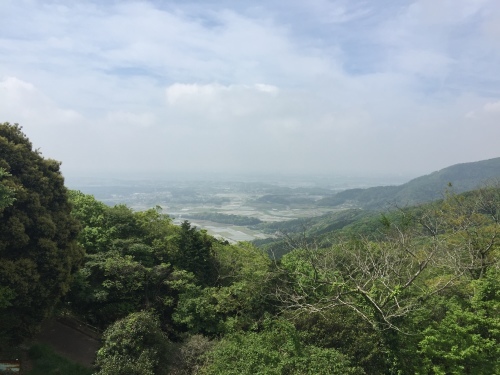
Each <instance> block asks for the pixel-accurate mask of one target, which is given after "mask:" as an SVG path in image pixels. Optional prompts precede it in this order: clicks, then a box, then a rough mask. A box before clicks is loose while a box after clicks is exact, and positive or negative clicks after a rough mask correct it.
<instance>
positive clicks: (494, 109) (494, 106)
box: [483, 100, 500, 113]
mask: <svg viewBox="0 0 500 375" xmlns="http://www.w3.org/2000/svg"><path fill="white" fill-rule="evenodd" d="M483 108H484V110H485V112H490V113H500V100H499V101H496V102H489V103H486V104H485V105H484V107H483Z"/></svg>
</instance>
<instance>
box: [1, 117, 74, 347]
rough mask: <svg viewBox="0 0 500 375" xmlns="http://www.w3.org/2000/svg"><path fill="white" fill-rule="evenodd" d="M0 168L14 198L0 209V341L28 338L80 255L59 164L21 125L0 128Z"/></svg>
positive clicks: (64, 285)
mask: <svg viewBox="0 0 500 375" xmlns="http://www.w3.org/2000/svg"><path fill="white" fill-rule="evenodd" d="M0 168H3V170H5V171H7V172H8V173H10V175H11V176H9V177H8V183H9V188H11V189H15V191H16V197H15V198H16V200H15V201H14V202H13V203H12V204H11V205H10V206H8V207H6V208H3V210H0V224H1V225H0V285H1V288H0V338H1V339H0V340H8V341H10V340H14V341H17V340H21V339H23V338H24V337H27V336H30V335H32V333H33V332H34V331H35V330H36V327H37V325H38V324H39V323H40V322H41V320H42V319H43V318H44V317H46V316H47V315H48V314H49V312H50V310H51V308H52V307H53V306H54V304H55V303H56V302H57V300H58V299H59V298H60V297H61V296H62V295H64V294H65V293H66V292H67V291H68V289H69V285H70V280H71V275H72V273H73V272H75V270H76V269H77V268H78V266H79V264H80V262H81V260H82V257H83V251H82V249H81V248H80V247H79V246H78V245H77V242H76V237H77V235H78V230H79V226H78V223H77V221H76V220H75V219H74V218H72V217H71V215H70V211H71V207H70V204H69V202H68V195H67V190H66V188H65V187H64V180H63V177H62V175H61V173H60V171H59V163H58V162H56V161H54V160H50V159H44V158H43V157H42V156H41V154H40V152H39V151H36V150H33V148H32V145H31V143H30V141H29V140H28V138H26V136H25V135H24V134H23V133H22V131H21V127H20V126H18V125H11V124H9V123H4V124H0Z"/></svg>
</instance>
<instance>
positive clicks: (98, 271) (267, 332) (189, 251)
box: [0, 123, 500, 375]
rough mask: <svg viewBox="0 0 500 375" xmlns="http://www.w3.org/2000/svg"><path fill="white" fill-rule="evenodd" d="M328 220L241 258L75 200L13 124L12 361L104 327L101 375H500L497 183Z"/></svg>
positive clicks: (6, 295)
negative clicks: (81, 326)
mask: <svg viewBox="0 0 500 375" xmlns="http://www.w3.org/2000/svg"><path fill="white" fill-rule="evenodd" d="M445 187H446V186H439V188H440V191H439V194H443V191H444V189H445ZM327 219H328V220H325V217H323V218H322V219H321V220H318V219H316V221H314V220H313V219H311V221H308V219H303V220H301V221H295V222H288V223H286V224H279V223H275V224H269V230H273V231H278V232H281V233H282V236H281V238H279V239H278V241H276V242H275V243H274V244H268V245H267V246H268V247H267V248H264V247H263V248H261V247H257V246H256V245H255V244H251V243H246V242H241V243H237V244H228V243H227V242H225V241H220V240H218V239H216V238H214V237H212V236H210V235H208V234H207V232H205V231H203V230H199V229H198V228H196V227H193V226H192V225H191V224H190V223H189V222H188V221H184V222H183V223H182V225H180V226H178V225H174V224H173V221H172V219H171V218H170V217H169V216H168V215H165V214H164V213H163V212H162V209H161V208H160V207H156V208H153V209H149V210H145V211H141V212H136V211H133V210H132V209H131V208H129V207H127V206H126V205H115V206H107V205H105V204H104V203H102V202H100V201H99V200H97V199H96V198H95V197H94V196H92V195H88V194H84V193H82V192H80V191H72V190H67V189H66V188H65V187H64V180H63V178H62V175H61V173H60V171H59V163H58V162H55V161H53V160H49V159H44V158H43V157H42V156H41V154H40V153H39V152H38V151H36V150H34V149H33V147H32V145H31V143H30V142H29V140H28V138H27V137H26V136H25V135H24V134H23V133H22V129H21V128H20V127H19V126H17V125H11V124H8V123H4V124H1V125H0V260H1V262H0V282H1V284H0V352H1V350H2V348H5V347H8V346H11V345H19V344H21V343H23V342H24V341H25V340H27V339H29V338H30V337H32V336H33V335H34V333H35V332H36V331H37V328H38V327H39V325H40V323H41V322H42V321H43V320H44V319H45V318H47V317H50V316H53V315H54V314H62V313H64V314H69V315H72V316H75V317H78V318H79V319H81V320H83V321H85V322H87V323H89V324H91V325H93V326H95V327H98V328H99V329H101V330H102V331H103V336H102V347H101V349H100V350H99V351H98V353H97V359H96V364H95V372H94V373H95V374H96V375H119V374H120V375H131V374H141V375H153V374H155V375H156V374H179V375H180V374H249V375H250V374H311V375H312V374H360V375H361V374H436V375H437V374H484V375H491V374H498V373H500V364H499V362H498V358H500V345H499V344H500V288H499V287H500V279H499V251H500V245H499V243H500V242H499V238H498V237H499V234H500V186H499V185H498V184H496V185H495V184H489V185H485V186H483V187H482V188H480V189H476V190H472V191H469V192H466V193H460V194H459V193H457V192H455V191H454V190H453V187H449V188H448V189H447V190H446V192H445V193H444V195H443V198H442V199H439V200H435V201H433V202H431V203H426V204H421V205H416V206H408V207H394V209H392V210H389V211H383V212H372V211H363V210H358V209H352V210H346V211H342V212H339V213H335V214H330V215H329V216H328V217H327ZM280 225H286V227H285V228H283V227H280ZM272 246H274V247H272ZM270 249H271V250H270ZM273 249H274V250H273ZM278 249H279V256H272V254H273V253H274V251H278ZM270 254H271V255H270Z"/></svg>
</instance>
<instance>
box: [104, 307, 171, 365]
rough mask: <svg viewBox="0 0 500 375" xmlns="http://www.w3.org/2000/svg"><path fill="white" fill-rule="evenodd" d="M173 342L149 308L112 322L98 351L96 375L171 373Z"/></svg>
mask: <svg viewBox="0 0 500 375" xmlns="http://www.w3.org/2000/svg"><path fill="white" fill-rule="evenodd" d="M170 347H171V344H170V342H169V340H168V339H167V337H166V336H165V334H164V333H163V332H162V331H161V329H160V322H159V320H158V318H157V317H156V316H155V315H154V314H153V313H152V312H149V311H141V312H136V313H133V314H130V315H129V316H127V317H126V318H124V319H122V320H119V321H117V322H116V323H114V324H112V325H111V326H110V327H109V328H108V329H107V330H106V331H105V332H104V335H103V346H102V348H101V349H99V351H98V352H97V360H96V365H97V367H98V368H99V371H98V372H97V373H96V375H134V374H135V375H160V374H167V367H168V365H169V357H170Z"/></svg>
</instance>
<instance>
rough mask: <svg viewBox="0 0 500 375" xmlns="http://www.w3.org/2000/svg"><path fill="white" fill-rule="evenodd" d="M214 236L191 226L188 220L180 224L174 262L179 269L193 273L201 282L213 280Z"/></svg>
mask: <svg viewBox="0 0 500 375" xmlns="http://www.w3.org/2000/svg"><path fill="white" fill-rule="evenodd" d="M213 243H214V238H213V237H211V236H209V235H208V234H207V233H206V232H205V231H198V230H197V229H196V227H191V224H190V223H189V221H187V220H185V221H184V222H183V223H182V224H181V229H180V232H179V234H178V236H177V239H176V245H177V249H178V250H177V256H176V258H175V260H174V264H175V265H176V266H178V267H179V268H181V269H184V270H186V271H189V272H191V273H193V274H194V275H195V276H196V277H197V279H198V281H199V282H200V283H202V284H205V285H206V284H211V283H213V282H214V281H215V280H214V278H215V274H214V273H215V270H214V263H213V262H212V245H213Z"/></svg>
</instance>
